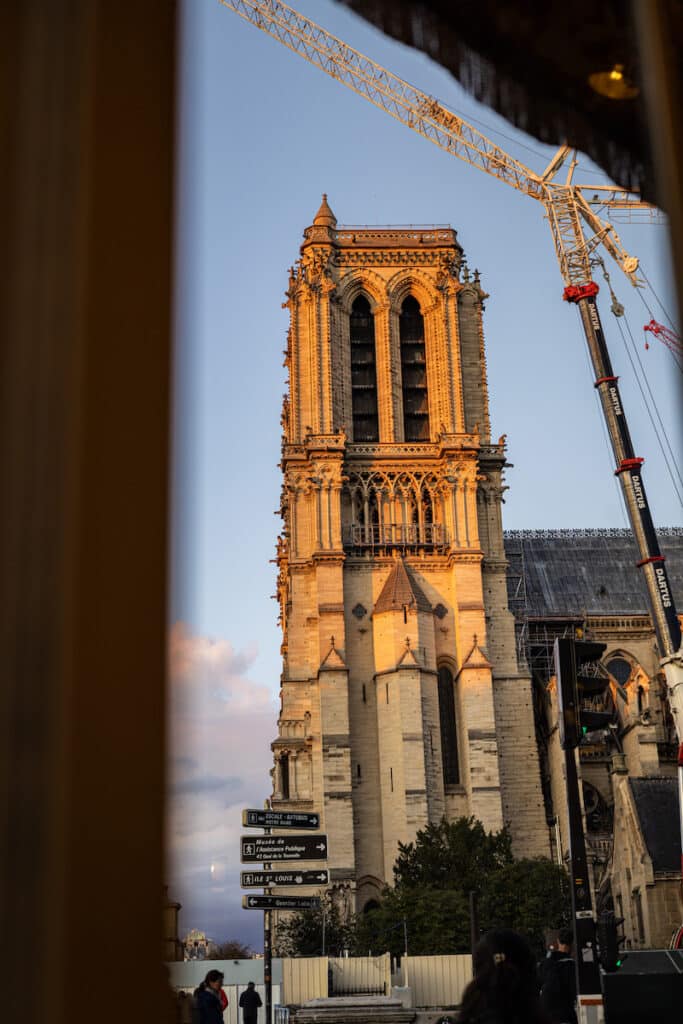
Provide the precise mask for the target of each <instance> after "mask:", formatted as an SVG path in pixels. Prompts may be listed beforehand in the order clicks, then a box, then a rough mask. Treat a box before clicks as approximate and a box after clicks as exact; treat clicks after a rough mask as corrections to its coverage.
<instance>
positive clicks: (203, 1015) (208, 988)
mask: <svg viewBox="0 0 683 1024" xmlns="http://www.w3.org/2000/svg"><path fill="white" fill-rule="evenodd" d="M222 985H223V975H222V974H221V972H220V971H216V970H213V971H209V973H208V974H207V975H206V977H205V978H204V981H203V982H202V983H201V985H200V986H199V988H198V989H197V990H196V992H195V994H194V998H195V1008H196V1015H195V1016H196V1019H197V1024H223V1007H222V1006H221V995H220V993H221V987H222Z"/></svg>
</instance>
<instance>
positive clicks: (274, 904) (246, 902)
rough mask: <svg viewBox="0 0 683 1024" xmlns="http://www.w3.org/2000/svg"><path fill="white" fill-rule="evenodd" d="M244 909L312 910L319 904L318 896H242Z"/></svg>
mask: <svg viewBox="0 0 683 1024" xmlns="http://www.w3.org/2000/svg"><path fill="white" fill-rule="evenodd" d="M242 906H243V907H244V909H245V910H312V909H313V908H314V907H319V906H320V897H319V896H243V897H242Z"/></svg>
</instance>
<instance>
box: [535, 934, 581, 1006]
mask: <svg viewBox="0 0 683 1024" xmlns="http://www.w3.org/2000/svg"><path fill="white" fill-rule="evenodd" d="M573 941H574V936H573V934H572V930H571V928H561V929H560V933H559V936H558V942H557V946H556V947H555V948H553V947H551V948H550V950H549V952H548V955H547V957H546V958H545V960H542V961H541V962H540V964H539V965H538V980H539V984H540V986H541V1005H542V1006H543V1008H544V1010H545V1011H546V1013H547V1015H548V1017H549V1019H550V1020H551V1021H552V1024H577V1018H576V967H575V964H574V960H573V959H572V955H571V954H572V942H573Z"/></svg>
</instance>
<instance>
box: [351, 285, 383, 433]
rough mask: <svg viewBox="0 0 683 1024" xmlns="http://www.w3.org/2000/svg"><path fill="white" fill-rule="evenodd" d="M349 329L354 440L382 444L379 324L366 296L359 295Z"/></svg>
mask: <svg viewBox="0 0 683 1024" xmlns="http://www.w3.org/2000/svg"><path fill="white" fill-rule="evenodd" d="M349 327H350V335H351V408H352V412H353V440H354V441H379V420H378V416H377V369H376V365H375V321H374V317H373V315H372V312H371V310H370V303H369V302H368V300H367V299H366V298H365V296H364V295H359V296H358V298H357V299H356V300H355V302H354V303H353V306H352V307H351V316H350V318H349Z"/></svg>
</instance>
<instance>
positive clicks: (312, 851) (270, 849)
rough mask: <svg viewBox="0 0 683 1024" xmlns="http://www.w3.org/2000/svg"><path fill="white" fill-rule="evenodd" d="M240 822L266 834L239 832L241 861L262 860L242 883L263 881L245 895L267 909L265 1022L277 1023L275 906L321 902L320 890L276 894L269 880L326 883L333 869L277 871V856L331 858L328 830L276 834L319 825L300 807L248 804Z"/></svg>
mask: <svg viewBox="0 0 683 1024" xmlns="http://www.w3.org/2000/svg"><path fill="white" fill-rule="evenodd" d="M242 824H243V825H244V826H245V827H246V828H262V829H263V833H264V834H263V835H262V836H241V837H240V859H241V861H242V863H243V864H253V863H259V864H262V865H263V867H264V869H265V870H263V871H257V870H254V871H243V872H241V875H240V882H241V885H242V887H243V888H245V889H248V888H252V887H260V886H263V887H264V888H265V895H264V896H243V897H242V906H243V907H244V908H245V909H246V910H262V911H263V981H264V985H265V990H266V1006H265V1011H266V1024H273V925H272V914H273V910H309V909H312V908H314V907H319V906H320V897H319V896H277V895H273V894H272V892H271V889H270V887H271V886H278V885H327V884H328V881H329V873H328V872H327V871H324V870H319V871H310V870H309V871H277V870H273V864H274V863H277V862H278V861H299V860H314V861H315V860H327V836H326V835H322V834H320V833H317V832H316V834H315V835H308V836H297V835H293V836H290V835H273V834H272V831H271V830H272V829H274V828H282V829H285V828H286V829H298V830H310V831H314V830H315V829H318V828H320V815H319V814H309V813H304V812H298V811H272V810H271V809H270V808H269V807H268V805H267V804H266V807H265V809H264V810H262V811H261V810H258V809H255V808H247V809H246V810H244V811H242Z"/></svg>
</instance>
